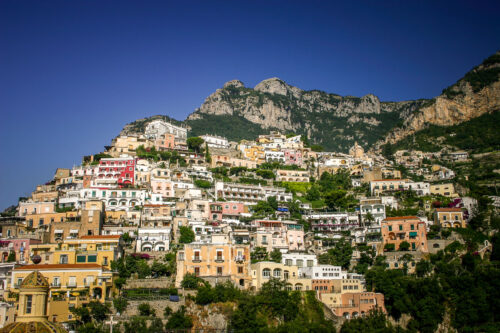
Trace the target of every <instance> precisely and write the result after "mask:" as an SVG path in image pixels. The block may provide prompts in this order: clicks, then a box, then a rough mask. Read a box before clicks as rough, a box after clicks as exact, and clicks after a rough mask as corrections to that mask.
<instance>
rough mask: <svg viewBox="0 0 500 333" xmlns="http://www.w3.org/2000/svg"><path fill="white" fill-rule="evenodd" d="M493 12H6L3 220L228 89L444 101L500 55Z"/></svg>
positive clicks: (432, 4) (1, 98) (459, 5)
mask: <svg viewBox="0 0 500 333" xmlns="http://www.w3.org/2000/svg"><path fill="white" fill-rule="evenodd" d="M499 12H500V2H498V1H490V2H488V1H464V2H462V1H449V2H446V1H415V2H408V1H360V2H348V1H346V2H345V3H344V2H338V3H337V2H334V1H273V0H271V1H175V2H169V1H105V0H100V1H90V0H89V1H79V0H72V1H17V0H3V1H0V112H1V122H0V154H1V168H0V209H3V208H5V207H7V206H9V205H11V204H15V203H16V202H17V198H18V197H19V196H25V195H28V194H29V193H30V191H32V190H33V189H34V187H35V185H36V184H39V183H44V182H46V181H49V180H50V179H51V178H52V176H53V174H54V172H55V169H56V168H57V167H71V166H73V164H76V163H79V162H80V161H81V157H82V156H83V155H88V154H91V153H96V152H99V151H102V149H103V146H104V145H107V144H109V143H110V141H111V139H112V138H113V137H114V136H116V135H117V134H118V132H119V131H120V130H121V128H122V127H123V126H124V125H125V124H126V123H129V122H131V121H133V120H135V119H139V118H143V117H147V116H151V115H155V114H166V115H169V116H171V117H174V118H177V119H180V120H182V119H184V118H185V117H186V116H187V115H188V114H189V113H191V112H193V111H194V109H195V108H197V107H199V106H200V104H201V103H202V102H203V101H204V99H205V98H206V97H207V96H208V95H209V94H210V93H212V92H213V91H214V90H215V89H217V88H220V87H222V85H223V84H224V82H226V81H229V80H232V79H240V80H242V81H243V82H244V83H245V84H246V85H247V86H251V87H253V86H255V85H256V84H257V83H259V82H260V81H262V80H264V79H266V78H270V77H274V76H277V77H280V78H281V79H283V80H285V81H286V82H288V83H290V84H293V85H296V86H298V87H300V88H302V89H320V90H325V91H327V92H333V93H337V94H341V95H354V96H362V95H365V94H368V93H373V94H375V95H377V96H379V97H380V99H381V100H394V101H398V100H407V99H415V98H426V97H433V96H436V95H438V94H439V93H440V92H441V90H442V89H443V88H445V87H446V86H448V85H450V84H452V83H454V82H455V81H456V80H457V79H459V78H460V77H461V76H462V75H463V74H464V73H465V72H466V71H468V70H469V69H471V68H472V67H473V66H475V65H477V64H478V63H480V62H481V61H482V60H483V59H484V58H486V57H487V56H489V55H491V54H492V53H494V52H495V51H496V50H498V49H499V47H500V20H498V13H499Z"/></svg>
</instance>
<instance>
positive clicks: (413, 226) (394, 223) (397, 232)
mask: <svg viewBox="0 0 500 333" xmlns="http://www.w3.org/2000/svg"><path fill="white" fill-rule="evenodd" d="M382 238H383V244H384V246H385V245H386V244H394V249H395V250H399V249H400V246H401V243H403V242H408V243H409V244H410V248H409V250H410V251H421V252H429V250H428V247H427V231H426V225H425V222H422V221H421V220H420V219H419V218H418V217H416V216H401V217H387V218H385V219H384V220H383V221H382Z"/></svg>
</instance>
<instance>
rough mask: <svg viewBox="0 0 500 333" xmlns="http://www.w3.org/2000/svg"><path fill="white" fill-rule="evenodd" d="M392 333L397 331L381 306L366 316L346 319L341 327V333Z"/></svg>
mask: <svg viewBox="0 0 500 333" xmlns="http://www.w3.org/2000/svg"><path fill="white" fill-rule="evenodd" d="M357 332H366V333H375V332H376V333H391V332H396V330H394V329H393V328H392V326H391V324H390V322H389V321H388V320H387V317H386V316H385V314H384V313H383V312H382V310H380V309H379V308H375V309H373V310H371V311H370V313H369V315H368V316H366V317H364V318H354V319H351V320H346V321H345V322H344V324H343V325H342V328H341V329H340V333H357Z"/></svg>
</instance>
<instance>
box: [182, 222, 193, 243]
mask: <svg viewBox="0 0 500 333" xmlns="http://www.w3.org/2000/svg"><path fill="white" fill-rule="evenodd" d="M180 234H181V236H180V237H179V243H181V244H188V243H192V242H193V241H194V237H195V236H194V231H193V230H192V229H191V228H189V227H184V226H183V227H181V228H180Z"/></svg>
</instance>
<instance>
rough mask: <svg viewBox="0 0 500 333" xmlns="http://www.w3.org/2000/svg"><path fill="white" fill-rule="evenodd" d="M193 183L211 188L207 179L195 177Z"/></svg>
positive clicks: (200, 186)
mask: <svg viewBox="0 0 500 333" xmlns="http://www.w3.org/2000/svg"><path fill="white" fill-rule="evenodd" d="M194 184H195V185H196V186H197V187H199V188H211V187H212V183H210V182H209V181H208V180H203V179H196V180H195V181H194Z"/></svg>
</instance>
